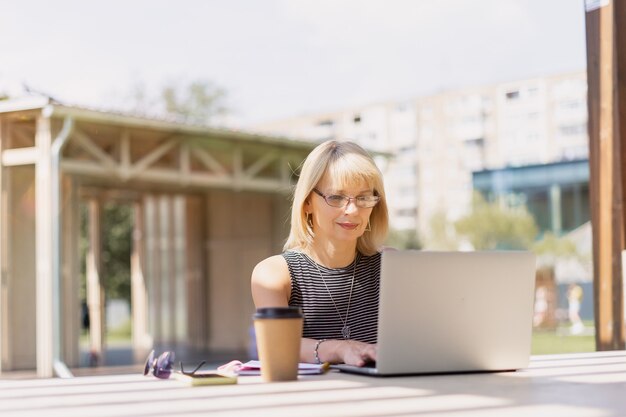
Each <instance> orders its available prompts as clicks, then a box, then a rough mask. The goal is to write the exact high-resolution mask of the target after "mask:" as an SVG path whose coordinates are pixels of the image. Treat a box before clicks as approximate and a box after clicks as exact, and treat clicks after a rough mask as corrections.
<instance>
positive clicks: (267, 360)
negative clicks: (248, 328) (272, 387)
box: [253, 307, 302, 382]
mask: <svg viewBox="0 0 626 417" xmlns="http://www.w3.org/2000/svg"><path fill="white" fill-rule="evenodd" d="M253 318H254V331H255V333H256V346H257V351H258V354H259V361H260V362H261V379H263V381H266V382H275V381H293V380H296V379H298V363H299V362H300V341H301V338H302V309H300V308H299V307H266V308H259V309H257V311H256V314H255V315H254V317H253Z"/></svg>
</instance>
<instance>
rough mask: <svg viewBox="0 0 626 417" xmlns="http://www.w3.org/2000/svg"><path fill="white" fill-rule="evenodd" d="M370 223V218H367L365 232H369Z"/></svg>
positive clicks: (370, 229) (370, 228)
mask: <svg viewBox="0 0 626 417" xmlns="http://www.w3.org/2000/svg"><path fill="white" fill-rule="evenodd" d="M371 231H372V225H371V224H370V219H367V226H365V232H371Z"/></svg>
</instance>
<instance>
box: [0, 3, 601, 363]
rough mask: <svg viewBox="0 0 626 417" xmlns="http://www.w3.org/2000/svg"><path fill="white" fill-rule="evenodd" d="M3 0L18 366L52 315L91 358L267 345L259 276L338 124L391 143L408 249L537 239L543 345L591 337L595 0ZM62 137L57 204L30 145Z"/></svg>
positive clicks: (378, 153) (71, 355)
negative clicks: (299, 188)
mask: <svg viewBox="0 0 626 417" xmlns="http://www.w3.org/2000/svg"><path fill="white" fill-rule="evenodd" d="M0 4H1V5H2V13H1V14H0V127H1V129H2V130H0V140H1V142H2V145H0V150H4V151H5V152H7V151H14V152H12V153H11V152H8V153H6V154H5V155H8V156H6V157H4V158H3V167H2V170H3V171H2V175H0V178H1V179H2V184H3V185H2V187H3V188H2V191H3V198H4V200H3V206H2V209H3V216H2V223H0V225H2V226H1V227H0V230H4V232H3V240H2V246H0V251H1V252H2V258H0V259H2V261H1V262H0V266H1V267H2V274H3V275H2V276H3V280H2V283H3V288H2V291H3V292H2V298H0V319H1V320H0V323H1V325H0V329H1V332H0V338H1V341H2V343H1V346H0V354H1V360H2V361H1V366H0V370H1V371H2V372H3V373H4V372H7V371H20V370H32V369H35V368H36V367H37V366H38V364H41V361H43V360H44V359H42V358H44V357H45V356H46V354H44V353H41V352H40V351H38V349H44V348H43V347H41V346H43V345H44V342H43V341H44V340H52V339H50V338H47V336H46V333H45V328H46V326H45V325H43V324H42V323H43V322H46V323H48V324H49V326H47V327H52V328H53V329H54V331H53V333H54V334H56V335H57V336H55V337H56V339H58V341H57V342H52V346H50V347H49V349H48V351H49V352H53V353H50V355H52V356H53V357H55V358H60V359H62V361H63V362H65V363H66V364H67V365H68V366H69V367H70V368H73V369H74V370H75V371H74V372H79V373H80V372H81V371H80V369H81V368H82V369H83V371H82V372H90V371H94V369H95V368H99V367H102V366H107V367H116V366H129V365H133V366H136V365H138V364H140V363H142V362H143V358H145V356H146V355H147V352H148V351H149V350H150V349H151V348H157V349H161V350H162V349H168V348H171V349H174V350H176V352H177V354H179V356H180V355H181V354H182V357H183V358H184V359H185V360H188V361H194V360H196V359H198V358H199V359H207V358H209V360H211V361H213V362H214V363H219V362H220V361H222V360H224V361H225V360H230V359H232V358H241V359H245V358H246V357H248V356H253V355H254V353H253V350H252V349H253V347H252V346H251V342H252V338H251V337H250V334H249V331H248V329H249V325H250V316H251V312H252V309H253V306H252V302H251V298H250V295H249V285H248V281H249V276H250V272H251V270H252V267H253V266H254V265H255V264H256V263H257V262H258V261H259V260H261V259H263V258H264V257H266V256H269V255H271V254H273V253H278V252H280V249H281V247H282V243H283V241H284V239H285V238H286V231H287V230H288V229H287V226H288V225H287V224H286V222H287V221H288V220H287V219H288V217H287V213H288V210H289V190H290V186H291V184H293V182H294V180H295V179H296V176H295V172H297V166H298V165H299V163H300V162H301V161H302V159H303V158H304V156H305V155H306V154H307V152H308V151H309V150H310V149H312V148H313V147H314V146H315V144H317V143H319V142H321V141H324V140H328V139H338V140H353V141H355V142H357V143H359V144H361V145H362V146H364V147H365V148H367V149H368V150H370V151H371V152H372V153H373V154H374V155H375V158H376V160H377V162H378V163H379V166H380V168H381V170H382V171H383V173H384V175H385V181H386V190H387V196H388V200H389V206H390V216H391V226H392V230H391V233H390V236H389V241H388V242H387V243H388V245H390V246H395V247H398V248H412V249H427V250H518V249H524V250H531V251H533V252H535V253H536V254H537V260H538V262H537V277H536V279H537V284H536V294H535V313H534V318H533V326H534V334H533V346H532V351H533V353H535V354H543V353H557V352H581V351H591V350H595V342H594V328H593V320H594V317H593V314H594V313H593V311H594V309H593V288H592V275H593V268H592V254H591V226H590V223H589V220H590V210H589V164H588V152H589V151H588V149H589V144H588V130H587V80H586V61H585V60H586V55H585V21H584V4H583V2H582V1H571V0H554V1H550V2H545V1H540V0H498V1H496V0H476V1H473V2H467V1H462V0H440V1H437V2H429V1H425V0H415V1H408V0H407V1H400V0H391V1H389V0H386V1H382V0H367V1H363V0H361V1H354V0H344V1H326V0H316V1H308V0H299V1H296V0H293V1H287V0H284V1H280V0H266V1H262V2H260V1H251V0H250V1H245V0H237V1H225V0H213V1H192V0H182V1H177V2H173V1H164V0H157V1H154V0H152V1H143V0H140V1H133V2H122V1H117V0H113V1H107V2H102V1H92V2H81V1H72V0H57V1H55V2H45V1H33V0H30V1H28V0H27V1H19V2H18V1H2V2H0ZM61 137H63V138H64V140H66V141H67V144H66V145H61V146H62V148H61V150H60V151H59V152H60V153H59V158H60V161H61V162H60V168H59V175H60V181H61V187H60V191H59V192H58V193H57V194H55V193H54V192H52V194H50V196H49V197H50V198H51V199H52V200H54V198H55V197H54V196H55V195H56V196H57V198H59V199H60V202H59V207H60V210H59V213H57V212H56V211H54V210H52V211H48V210H46V207H47V206H42V205H40V204H41V202H42V201H45V200H46V198H47V197H46V194H45V193H44V191H45V189H46V187H47V185H46V184H48V185H49V186H50V187H52V189H53V190H54V184H51V183H46V182H45V181H46V180H45V175H44V174H42V172H43V171H40V169H41V166H44V165H42V163H41V160H39V159H37V158H38V157H37V156H33V155H34V154H32V155H31V156H30V158H31V159H28V158H29V157H28V155H27V152H28V149H35V148H36V147H39V146H41V144H42V143H44V142H45V140H46V138H48V140H50V139H51V138H52V139H54V138H57V139H58V138H61ZM55 140H56V139H55ZM50 143H52V142H50ZM20 152H21V153H20ZM52 152H54V150H53V151H52ZM24 155H27V156H24ZM29 155H30V154H29ZM51 156H52V158H54V153H52V154H51ZM52 160H53V161H54V159H52ZM5 195H6V196H8V197H4V196H5ZM49 207H52V208H53V209H54V207H55V206H54V205H52V206H49ZM55 215H57V216H56V217H55ZM38 219H39V220H38ZM46 219H48V220H46ZM44 223H45V224H47V225H48V227H49V230H50V231H51V232H50V233H52V236H56V235H55V234H54V233H55V232H54V230H55V229H54V227H56V226H55V225H58V226H60V227H59V230H58V239H59V240H58V241H56V243H57V245H56V246H58V247H60V248H61V249H60V253H56V252H55V250H54V247H55V245H54V244H53V245H52V248H51V249H50V248H48V249H49V252H50V253H49V257H48V258H46V257H43V258H42V257H41V256H40V255H41V254H42V253H44V252H42V249H41V248H40V246H39V245H41V243H40V241H39V240H40V238H41V237H42V236H44V237H45V236H47V235H46V234H45V231H44V232H42V231H41V230H40V229H39V228H40V227H43V226H42V225H44ZM35 248H39V251H40V252H39V254H37V253H36V252H35V250H34V249H35ZM55 256H56V257H55ZM46 259H49V261H48V262H49V263H48V264H47V265H50V266H51V268H50V272H49V275H46V276H41V270H42V268H44V269H45V265H46V264H40V263H39V262H44V261H45V260H46ZM55 259H57V261H55ZM55 262H56V264H55ZM55 265H56V266H55ZM55 268H57V269H55ZM55 271H57V272H56V275H55ZM44 275H45V274H44ZM55 276H56V277H58V282H59V285H58V289H57V290H55V288H56V287H54V286H53V287H52V288H49V289H48V290H46V291H47V292H45V291H42V290H40V289H39V288H40V287H41V286H42V285H46V284H45V282H47V281H46V279H48V278H49V279H51V280H52V281H51V282H55V281H54V279H55V278H54V277H55ZM46 277H48V278H46ZM42 283H44V284H42ZM55 291H56V292H55ZM38 292H39V294H38ZM42 293H43V294H48V295H49V300H48V301H42V299H40V298H38V297H41V294H42ZM497 296H499V297H514V296H515V294H497ZM42 302H44V304H43V305H44V306H47V305H48V304H45V303H46V302H48V303H50V305H51V306H52V307H51V308H52V310H50V311H54V308H55V307H54V306H55V305H56V306H57V307H58V309H59V310H60V313H58V316H57V315H54V314H53V315H52V316H50V315H46V313H45V312H41V311H44V310H43V309H42V308H41V306H42V304H41V303H42ZM37 309H39V310H40V312H39V313H37V314H35V315H33V314H30V315H26V316H25V314H27V313H28V311H34V310H37ZM55 314H56V313H55ZM38 323H39V324H38ZM53 339H54V338H53ZM56 339H55V340H56ZM38 345H39V347H38ZM23 346H28V347H27V348H23ZM42 366H43V365H42Z"/></svg>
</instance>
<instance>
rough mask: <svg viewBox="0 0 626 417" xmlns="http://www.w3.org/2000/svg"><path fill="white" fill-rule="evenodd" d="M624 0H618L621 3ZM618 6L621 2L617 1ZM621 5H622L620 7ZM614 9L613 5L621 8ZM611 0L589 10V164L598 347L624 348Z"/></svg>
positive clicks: (622, 214) (620, 194) (587, 17)
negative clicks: (615, 7)
mask: <svg viewBox="0 0 626 417" xmlns="http://www.w3.org/2000/svg"><path fill="white" fill-rule="evenodd" d="M623 1H624V0H620V1H619V2H620V3H623ZM619 7H623V5H622V6H619ZM618 9H619V8H618ZM618 9H615V10H618ZM614 23H615V21H614V8H613V3H611V2H608V4H606V5H602V4H600V7H597V8H591V9H588V10H587V12H586V31H587V80H588V86H589V90H588V111H589V168H590V179H589V184H590V187H589V188H590V197H591V203H590V205H591V219H592V226H593V227H592V229H593V258H594V262H593V264H594V311H595V325H596V348H597V349H598V350H615V349H623V348H624V313H623V311H624V309H623V299H622V293H623V289H622V286H623V285H622V262H621V252H622V250H623V249H624V243H623V242H624V239H623V235H624V233H623V218H624V213H623V208H622V183H623V182H624V181H622V174H621V162H620V148H621V147H620V140H619V136H618V132H619V124H620V123H619V118H618V117H617V105H616V102H615V100H616V97H615V90H614V88H615V74H616V71H615V62H616V61H615V44H614V36H615V33H614Z"/></svg>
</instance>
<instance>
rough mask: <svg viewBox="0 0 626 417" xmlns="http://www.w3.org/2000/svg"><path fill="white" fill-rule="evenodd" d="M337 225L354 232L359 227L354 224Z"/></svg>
mask: <svg viewBox="0 0 626 417" xmlns="http://www.w3.org/2000/svg"><path fill="white" fill-rule="evenodd" d="M337 224H338V225H339V226H340V227H342V228H344V229H346V230H354V229H356V228H357V227H359V225H358V224H356V223H337Z"/></svg>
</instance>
